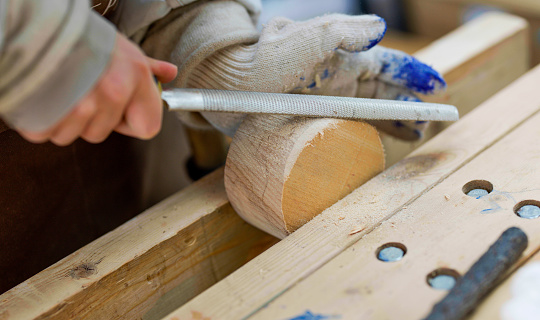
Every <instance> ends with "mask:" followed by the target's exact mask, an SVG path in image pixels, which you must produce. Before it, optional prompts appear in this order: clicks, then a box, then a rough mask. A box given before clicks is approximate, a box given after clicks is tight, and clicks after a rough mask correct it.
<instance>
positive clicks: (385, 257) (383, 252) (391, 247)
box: [377, 242, 407, 262]
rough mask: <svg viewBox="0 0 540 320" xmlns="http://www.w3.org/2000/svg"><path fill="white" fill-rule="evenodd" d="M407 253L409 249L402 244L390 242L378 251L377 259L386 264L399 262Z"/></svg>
mask: <svg viewBox="0 0 540 320" xmlns="http://www.w3.org/2000/svg"><path fill="white" fill-rule="evenodd" d="M406 253H407V248H406V247H405V246H404V245H402V244H401V243H397V242H390V243H387V244H384V245H382V246H380V247H379V249H377V259H379V260H381V261H384V262H394V261H399V260H401V259H402V258H403V256H405V254H406Z"/></svg>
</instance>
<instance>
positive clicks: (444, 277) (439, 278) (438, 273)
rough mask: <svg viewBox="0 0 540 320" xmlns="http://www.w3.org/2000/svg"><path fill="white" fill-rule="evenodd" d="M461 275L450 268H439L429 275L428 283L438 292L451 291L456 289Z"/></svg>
mask: <svg viewBox="0 0 540 320" xmlns="http://www.w3.org/2000/svg"><path fill="white" fill-rule="evenodd" d="M459 277H460V275H459V273H458V272H457V271H455V270H452V269H448V268H439V269H436V270H434V271H432V272H430V273H429V274H428V275H427V283H428V284H429V286H430V287H432V288H433V289H437V290H450V289H452V288H453V287H454V285H455V284H456V282H457V280H458V279H459Z"/></svg>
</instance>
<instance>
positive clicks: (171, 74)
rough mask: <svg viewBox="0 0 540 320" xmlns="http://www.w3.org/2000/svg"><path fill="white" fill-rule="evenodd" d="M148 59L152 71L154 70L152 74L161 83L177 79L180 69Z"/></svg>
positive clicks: (167, 63)
mask: <svg viewBox="0 0 540 320" xmlns="http://www.w3.org/2000/svg"><path fill="white" fill-rule="evenodd" d="M146 59H147V61H148V64H149V65H150V70H152V73H153V74H154V75H155V76H156V78H157V79H158V80H159V81H160V82H162V83H167V82H171V81H173V80H174V78H176V74H177V73H178V67H177V66H176V65H174V64H172V63H170V62H166V61H161V60H156V59H152V58H148V57H147V58H146Z"/></svg>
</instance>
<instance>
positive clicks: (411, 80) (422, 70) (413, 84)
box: [379, 48, 446, 94]
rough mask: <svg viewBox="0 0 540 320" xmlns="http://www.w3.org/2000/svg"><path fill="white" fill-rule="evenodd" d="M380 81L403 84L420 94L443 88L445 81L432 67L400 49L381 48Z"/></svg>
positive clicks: (431, 92)
mask: <svg viewBox="0 0 540 320" xmlns="http://www.w3.org/2000/svg"><path fill="white" fill-rule="evenodd" d="M381 49H383V50H384V51H382V54H381V55H380V59H381V63H382V68H381V71H380V76H379V78H380V79H381V80H382V81H385V82H388V83H391V84H395V85H398V86H404V87H406V88H407V89H409V90H412V91H414V92H417V93H422V94H433V93H435V92H438V91H441V90H444V89H445V88H446V82H445V81H444V79H443V78H442V76H441V75H440V74H439V73H438V72H437V71H435V70H434V69H433V68H432V67H430V66H428V65H427V64H424V63H422V62H420V61H419V60H417V59H416V58H414V57H412V56H409V55H408V54H405V53H403V52H401V51H396V50H391V49H385V48H381Z"/></svg>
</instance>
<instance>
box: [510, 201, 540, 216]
mask: <svg viewBox="0 0 540 320" xmlns="http://www.w3.org/2000/svg"><path fill="white" fill-rule="evenodd" d="M514 213H515V214H517V215H518V217H520V218H524V219H536V218H538V217H540V201H536V200H524V201H521V202H519V203H518V204H516V205H515V206H514Z"/></svg>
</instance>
